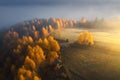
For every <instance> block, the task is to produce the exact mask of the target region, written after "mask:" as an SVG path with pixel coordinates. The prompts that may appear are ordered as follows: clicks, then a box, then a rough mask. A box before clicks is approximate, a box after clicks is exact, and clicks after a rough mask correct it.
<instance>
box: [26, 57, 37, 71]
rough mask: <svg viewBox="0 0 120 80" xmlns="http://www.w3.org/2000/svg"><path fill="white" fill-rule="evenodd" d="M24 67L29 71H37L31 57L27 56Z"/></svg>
mask: <svg viewBox="0 0 120 80" xmlns="http://www.w3.org/2000/svg"><path fill="white" fill-rule="evenodd" d="M24 65H25V67H26V68H28V69H32V70H35V69H36V64H35V62H34V61H33V60H32V59H30V58H29V56H26V58H25V63H24Z"/></svg>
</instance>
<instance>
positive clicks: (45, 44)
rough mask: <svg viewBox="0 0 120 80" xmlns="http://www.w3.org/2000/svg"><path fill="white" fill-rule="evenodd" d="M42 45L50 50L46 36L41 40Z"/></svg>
mask: <svg viewBox="0 0 120 80" xmlns="http://www.w3.org/2000/svg"><path fill="white" fill-rule="evenodd" d="M42 42H43V43H42V46H43V47H44V48H45V49H47V50H50V44H49V42H48V39H47V38H44V39H43V41H42Z"/></svg>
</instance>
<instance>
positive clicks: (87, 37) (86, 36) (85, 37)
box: [78, 31, 94, 45]
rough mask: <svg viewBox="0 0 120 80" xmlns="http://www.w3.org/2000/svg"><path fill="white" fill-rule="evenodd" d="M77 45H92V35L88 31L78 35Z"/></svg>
mask: <svg viewBox="0 0 120 80" xmlns="http://www.w3.org/2000/svg"><path fill="white" fill-rule="evenodd" d="M78 43H80V44H85V45H93V44H94V41H93V37H92V34H91V33H90V32H88V31H86V32H83V33H80V35H79V36H78Z"/></svg>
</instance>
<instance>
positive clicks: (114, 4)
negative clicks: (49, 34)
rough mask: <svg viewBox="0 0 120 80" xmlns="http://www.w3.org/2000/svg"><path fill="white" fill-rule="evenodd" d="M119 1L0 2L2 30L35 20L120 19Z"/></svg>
mask: <svg viewBox="0 0 120 80" xmlns="http://www.w3.org/2000/svg"><path fill="white" fill-rule="evenodd" d="M119 13H120V1H119V0H0V28H2V27H9V26H11V25H13V24H15V23H17V22H21V21H24V20H31V19H34V18H50V17H56V18H68V19H75V20H80V18H81V17H83V16H84V17H86V18H87V19H89V20H91V19H94V18H96V17H98V18H119V17H120V15H119Z"/></svg>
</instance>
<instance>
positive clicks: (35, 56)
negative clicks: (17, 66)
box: [28, 45, 45, 65]
mask: <svg viewBox="0 0 120 80" xmlns="http://www.w3.org/2000/svg"><path fill="white" fill-rule="evenodd" d="M28 55H29V57H30V58H31V59H32V60H34V62H35V63H36V64H37V65H39V64H40V63H41V62H42V61H44V60H45V55H44V52H43V50H42V48H41V47H40V46H38V45H36V46H35V47H31V46H28Z"/></svg>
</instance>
